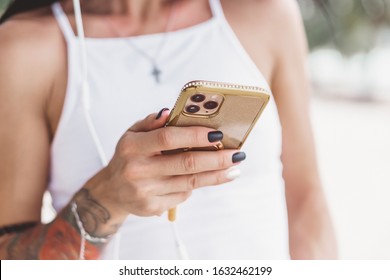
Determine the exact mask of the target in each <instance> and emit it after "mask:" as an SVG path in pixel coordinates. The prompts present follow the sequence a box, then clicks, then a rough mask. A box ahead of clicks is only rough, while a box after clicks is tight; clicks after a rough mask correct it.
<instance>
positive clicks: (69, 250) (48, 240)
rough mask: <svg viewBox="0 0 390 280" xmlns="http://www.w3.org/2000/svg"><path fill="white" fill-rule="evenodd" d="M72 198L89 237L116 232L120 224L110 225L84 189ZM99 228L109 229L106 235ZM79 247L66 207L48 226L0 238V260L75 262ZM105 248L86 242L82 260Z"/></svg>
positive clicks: (106, 214) (104, 210)
mask: <svg viewBox="0 0 390 280" xmlns="http://www.w3.org/2000/svg"><path fill="white" fill-rule="evenodd" d="M74 199H75V200H76V201H77V204H78V207H79V208H78V209H79V210H78V213H79V216H80V218H81V221H82V223H83V225H84V228H85V229H86V230H87V232H88V233H89V234H90V235H92V236H96V234H99V237H105V236H109V235H112V234H114V233H115V232H116V231H117V229H118V228H119V226H120V225H118V224H112V225H110V222H111V214H110V212H109V211H108V210H107V208H105V207H104V206H103V205H101V204H100V203H99V202H98V201H97V200H96V199H94V198H93V197H92V196H91V194H90V192H89V191H88V190H87V189H82V190H81V191H80V192H78V193H77V194H76V196H75V198H74ZM102 228H109V229H110V232H107V233H105V232H104V231H103V230H102ZM80 245H81V236H80V230H79V228H78V226H77V223H76V220H75V217H74V215H73V214H72V211H71V208H70V206H69V205H68V206H66V207H65V208H64V209H63V210H62V211H61V213H59V214H58V216H57V217H56V218H55V219H54V221H53V222H51V223H50V224H47V225H44V224H39V225H36V226H34V227H32V228H29V229H25V230H23V231H22V232H14V233H7V234H4V235H2V236H0V259H24V260H30V259H46V260H47V259H65V260H71V259H78V258H79V255H80ZM104 245H105V244H104V243H98V242H96V243H93V242H90V241H86V243H85V255H84V257H85V259H98V258H99V255H100V253H101V251H102V250H103V248H104Z"/></svg>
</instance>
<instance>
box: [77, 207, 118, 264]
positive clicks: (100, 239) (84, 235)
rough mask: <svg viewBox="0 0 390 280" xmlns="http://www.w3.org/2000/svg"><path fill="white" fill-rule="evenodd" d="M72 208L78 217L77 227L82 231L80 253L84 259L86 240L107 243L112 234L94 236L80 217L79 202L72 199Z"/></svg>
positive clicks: (80, 257) (81, 258) (80, 256)
mask: <svg viewBox="0 0 390 280" xmlns="http://www.w3.org/2000/svg"><path fill="white" fill-rule="evenodd" d="M71 210H72V214H73V216H74V218H75V219H76V224H77V227H78V229H79V231H80V236H81V242H80V255H79V259H80V260H84V258H85V241H86V240H87V241H89V242H92V243H107V242H108V240H109V238H110V236H107V237H94V236H91V235H90V234H89V233H88V232H87V231H86V230H85V228H84V225H83V222H82V221H81V219H80V216H79V213H78V212H77V204H76V201H74V200H73V201H72V203H71Z"/></svg>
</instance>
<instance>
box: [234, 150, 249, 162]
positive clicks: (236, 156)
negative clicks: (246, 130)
mask: <svg viewBox="0 0 390 280" xmlns="http://www.w3.org/2000/svg"><path fill="white" fill-rule="evenodd" d="M245 158H246V154H245V153H244V152H238V153H235V154H234V155H233V157H232V161H233V163H237V162H240V161H243V160H244V159H245Z"/></svg>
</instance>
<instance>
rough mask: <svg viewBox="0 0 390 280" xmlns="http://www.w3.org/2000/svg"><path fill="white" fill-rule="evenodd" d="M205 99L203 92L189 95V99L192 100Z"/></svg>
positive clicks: (199, 100) (200, 100)
mask: <svg viewBox="0 0 390 280" xmlns="http://www.w3.org/2000/svg"><path fill="white" fill-rule="evenodd" d="M205 99H206V96H204V95H203V94H194V95H193V96H191V100H192V101H193V102H202V101H204V100H205Z"/></svg>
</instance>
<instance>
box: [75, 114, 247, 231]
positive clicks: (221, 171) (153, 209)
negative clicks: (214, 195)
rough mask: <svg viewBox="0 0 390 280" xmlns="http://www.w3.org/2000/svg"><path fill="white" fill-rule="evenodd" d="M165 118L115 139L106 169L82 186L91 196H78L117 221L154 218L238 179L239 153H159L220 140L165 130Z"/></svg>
mask: <svg viewBox="0 0 390 280" xmlns="http://www.w3.org/2000/svg"><path fill="white" fill-rule="evenodd" d="M168 115H169V112H168V110H162V111H161V112H160V113H159V114H151V115H149V116H148V117H147V118H145V119H144V120H142V121H139V122H138V123H136V124H135V125H133V126H132V127H131V128H130V129H129V130H128V131H127V132H126V133H125V134H124V135H123V136H122V137H121V139H120V140H119V142H118V145H117V148H116V151H115V154H114V156H113V158H112V160H111V161H110V163H109V164H108V166H107V167H106V168H104V169H103V170H102V171H101V172H100V173H99V174H98V175H97V176H95V177H94V178H93V179H91V180H90V181H89V182H88V183H87V184H86V186H85V189H87V190H88V192H89V193H88V195H85V194H84V195H83V196H82V197H83V198H84V199H85V198H86V197H87V196H90V197H93V199H94V200H96V201H98V202H99V204H101V205H104V207H105V208H107V209H109V214H110V216H111V217H113V216H115V217H116V218H117V219H120V220H123V219H124V218H125V217H126V216H127V215H128V214H134V215H137V216H154V215H161V214H162V213H163V212H164V211H166V210H168V209H169V208H173V207H175V206H176V205H178V204H180V203H182V202H183V201H185V200H186V199H187V198H188V197H189V196H190V195H191V192H192V191H193V190H195V189H197V188H199V187H204V186H210V185H219V184H222V183H225V182H228V181H231V180H233V179H234V178H235V177H237V176H238V175H239V170H237V169H235V168H233V169H231V167H233V166H234V165H237V164H238V163H239V162H240V161H242V160H244V159H245V154H244V153H242V152H239V151H237V150H221V151H214V152H207V151H204V152H200V151H197V152H183V153H176V154H169V155H168V154H162V153H161V151H165V150H174V149H179V148H185V147H206V146H214V145H215V144H218V142H220V140H222V138H223V134H222V133H221V132H219V131H214V130H212V129H209V128H205V127H164V125H165V123H166V121H167V118H168ZM79 196H80V195H79ZM79 198H80V199H81V197H79ZM77 199H78V198H77V196H76V201H77ZM97 212H99V211H97ZM100 212H101V211H100ZM105 216H108V215H105ZM86 224H88V223H86ZM87 231H88V229H87ZM94 231H96V227H94ZM97 235H101V234H97Z"/></svg>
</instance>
